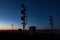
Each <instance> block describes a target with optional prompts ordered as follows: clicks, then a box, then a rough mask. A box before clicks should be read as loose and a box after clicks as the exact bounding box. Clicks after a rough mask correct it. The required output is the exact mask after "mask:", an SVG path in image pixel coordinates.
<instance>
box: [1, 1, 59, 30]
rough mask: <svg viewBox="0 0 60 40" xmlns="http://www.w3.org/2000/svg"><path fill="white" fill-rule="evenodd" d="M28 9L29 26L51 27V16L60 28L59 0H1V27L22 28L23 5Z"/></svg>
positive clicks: (56, 26)
mask: <svg viewBox="0 0 60 40" xmlns="http://www.w3.org/2000/svg"><path fill="white" fill-rule="evenodd" d="M21 3H23V4H25V6H26V9H27V28H28V27H29V26H36V27H37V28H39V29H45V28H50V25H49V16H50V15H51V16H53V17H54V28H59V29H60V1H59V0H0V29H4V28H5V29H9V28H10V29H11V24H13V25H14V28H19V27H20V28H22V24H21V23H22V21H21V19H20V17H21V16H22V15H21V12H20V10H21V9H22V7H21V6H20V5H21Z"/></svg>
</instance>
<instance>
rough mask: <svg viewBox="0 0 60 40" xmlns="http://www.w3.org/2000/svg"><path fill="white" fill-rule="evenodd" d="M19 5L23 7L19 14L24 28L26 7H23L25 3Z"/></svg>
mask: <svg viewBox="0 0 60 40" xmlns="http://www.w3.org/2000/svg"><path fill="white" fill-rule="evenodd" d="M21 7H22V8H23V10H21V14H22V15H23V16H21V20H22V21H23V23H22V24H23V30H24V29H25V26H26V17H27V16H26V9H25V5H24V4H21Z"/></svg>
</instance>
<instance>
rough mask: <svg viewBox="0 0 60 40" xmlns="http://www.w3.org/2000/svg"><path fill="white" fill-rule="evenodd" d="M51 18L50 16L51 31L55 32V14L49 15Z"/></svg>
mask: <svg viewBox="0 0 60 40" xmlns="http://www.w3.org/2000/svg"><path fill="white" fill-rule="evenodd" d="M49 18H50V19H49V21H50V26H51V31H52V33H53V28H54V22H53V21H54V20H53V16H49Z"/></svg>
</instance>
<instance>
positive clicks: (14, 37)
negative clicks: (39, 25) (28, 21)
mask: <svg viewBox="0 0 60 40" xmlns="http://www.w3.org/2000/svg"><path fill="white" fill-rule="evenodd" d="M52 38H53V39H58V38H59V39H60V34H54V33H53V34H52V33H36V34H34V35H31V34H29V33H25V32H24V33H22V32H0V39H2V40H3V39H4V40H29V39H30V40H35V39H37V40H40V39H41V40H47V39H48V40H52Z"/></svg>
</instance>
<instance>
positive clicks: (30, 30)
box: [29, 26, 36, 35]
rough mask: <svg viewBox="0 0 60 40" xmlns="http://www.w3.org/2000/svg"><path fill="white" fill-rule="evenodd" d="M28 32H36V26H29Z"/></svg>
mask: <svg viewBox="0 0 60 40" xmlns="http://www.w3.org/2000/svg"><path fill="white" fill-rule="evenodd" d="M29 33H30V34H32V35H34V34H35V33H36V26H30V27H29Z"/></svg>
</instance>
